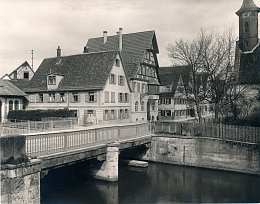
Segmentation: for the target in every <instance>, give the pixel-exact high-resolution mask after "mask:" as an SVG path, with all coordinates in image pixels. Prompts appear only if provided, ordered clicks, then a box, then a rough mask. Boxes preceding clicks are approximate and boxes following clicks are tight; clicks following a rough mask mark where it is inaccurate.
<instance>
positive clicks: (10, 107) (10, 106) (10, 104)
mask: <svg viewBox="0 0 260 204" xmlns="http://www.w3.org/2000/svg"><path fill="white" fill-rule="evenodd" d="M13 104H14V102H13V101H9V111H11V110H13Z"/></svg>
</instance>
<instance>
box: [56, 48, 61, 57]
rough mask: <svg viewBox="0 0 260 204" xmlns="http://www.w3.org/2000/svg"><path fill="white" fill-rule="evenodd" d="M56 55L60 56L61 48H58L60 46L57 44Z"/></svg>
mask: <svg viewBox="0 0 260 204" xmlns="http://www.w3.org/2000/svg"><path fill="white" fill-rule="evenodd" d="M57 57H61V49H60V46H58V49H57Z"/></svg>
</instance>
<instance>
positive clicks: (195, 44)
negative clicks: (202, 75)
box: [167, 30, 206, 122]
mask: <svg viewBox="0 0 260 204" xmlns="http://www.w3.org/2000/svg"><path fill="white" fill-rule="evenodd" d="M204 39H205V36H204V31H203V30H202V31H201V33H200V35H199V36H198V37H197V38H195V39H194V40H192V41H184V40H182V39H180V40H176V41H175V42H174V43H173V44H170V45H169V46H168V48H167V50H168V55H169V57H170V58H171V59H172V60H173V63H174V64H175V65H188V66H189V67H190V68H191V81H190V83H191V87H190V90H191V94H192V98H193V100H194V103H195V106H196V112H197V115H198V120H199V122H201V121H202V116H201V109H200V103H201V102H202V101H203V100H204V99H203V97H202V96H203V95H204V94H203V93H200V89H199V83H198V77H197V75H198V73H199V72H201V71H202V66H201V65H202V55H203V52H204V51H203V50H204V49H205V43H206V42H205V40H204Z"/></svg>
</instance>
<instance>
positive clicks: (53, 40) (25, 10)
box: [0, 0, 260, 77]
mask: <svg viewBox="0 0 260 204" xmlns="http://www.w3.org/2000/svg"><path fill="white" fill-rule="evenodd" d="M254 1H255V4H256V5H258V6H260V0H254ZM241 5H242V0H0V77H1V76H3V75H4V74H6V73H11V72H12V71H13V70H14V69H15V68H17V67H18V66H19V65H21V64H22V63H23V62H24V61H28V63H29V64H32V62H31V50H34V63H33V64H34V70H36V69H37V68H38V67H39V65H40V63H41V62H42V60H43V59H44V58H47V57H55V56H56V49H57V46H60V47H61V49H62V55H72V54H78V53H82V52H83V47H84V46H85V44H86V43H87V40H88V39H89V38H93V37H101V36H102V35H103V31H104V30H106V31H107V32H108V35H115V34H116V32H117V31H118V28H120V27H122V28H123V33H133V32H140V31H146V30H155V33H156V37H157V42H158V46H159V51H160V54H159V55H158V59H159V64H160V66H170V65H171V64H172V62H171V60H170V59H169V57H168V53H167V49H166V48H167V46H168V45H169V44H170V43H173V42H174V41H175V40H178V39H180V38H182V39H184V40H191V39H192V38H194V37H195V36H196V35H197V34H198V32H199V31H200V29H201V28H203V29H206V30H212V29H214V30H219V31H220V32H221V31H223V30H225V29H227V28H229V27H232V28H233V30H234V33H235V35H237V36H238V17H237V16H236V15H235V12H236V11H237V10H238V9H239V8H240V7H241Z"/></svg>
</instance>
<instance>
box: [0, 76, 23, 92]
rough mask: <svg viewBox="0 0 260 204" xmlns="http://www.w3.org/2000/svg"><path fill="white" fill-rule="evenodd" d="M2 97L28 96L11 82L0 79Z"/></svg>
mask: <svg viewBox="0 0 260 204" xmlns="http://www.w3.org/2000/svg"><path fill="white" fill-rule="evenodd" d="M0 96H26V94H25V93H24V92H23V91H22V90H20V89H19V88H18V87H16V86H15V85H13V84H12V83H11V82H10V81H9V80H4V79H0Z"/></svg>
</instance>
